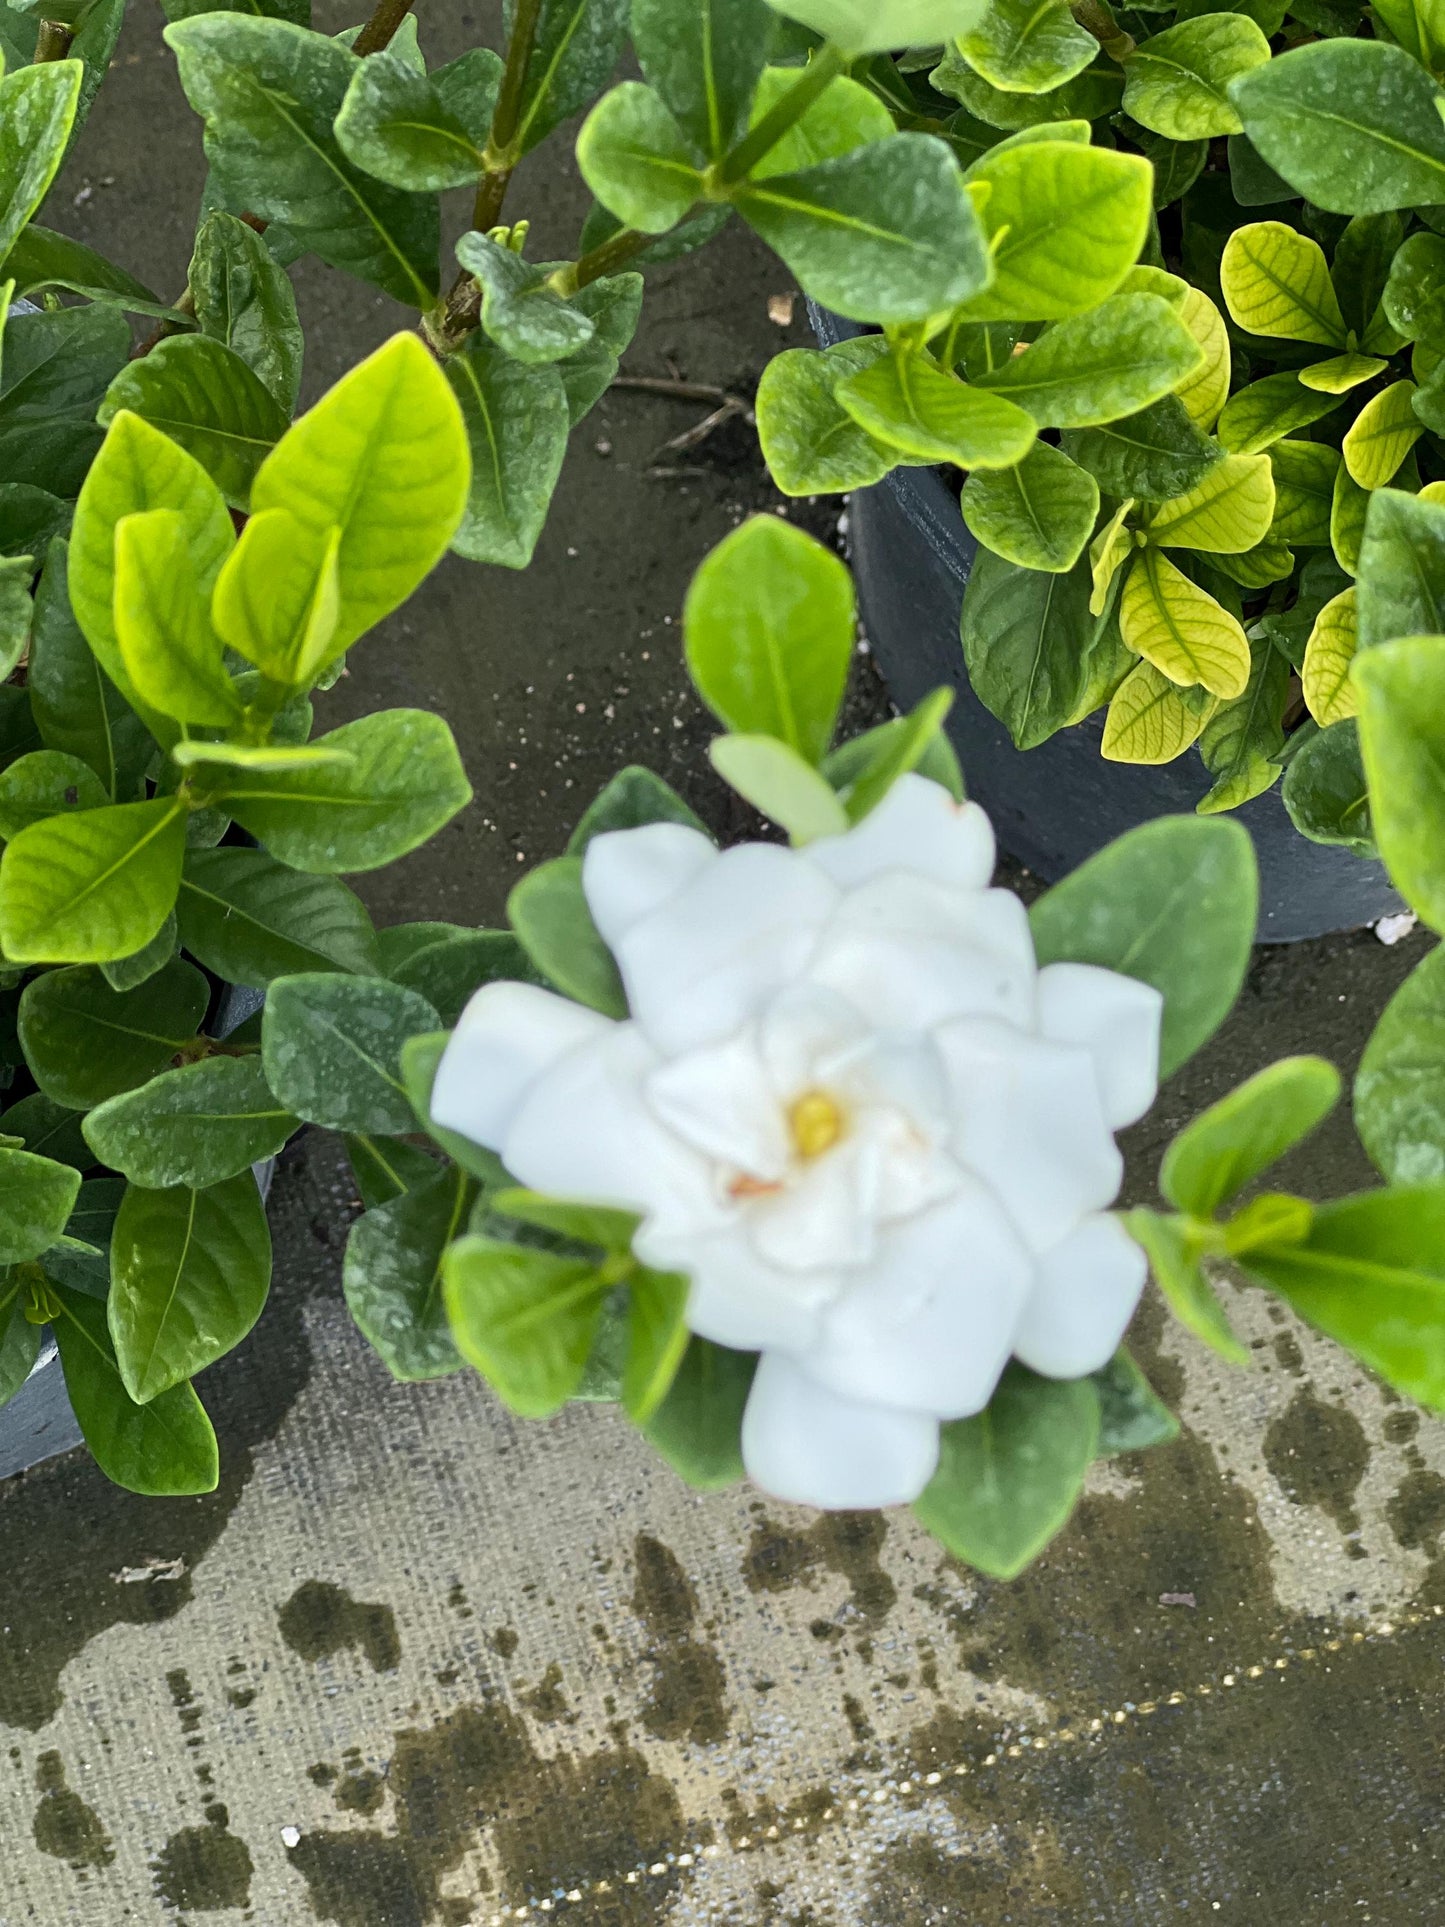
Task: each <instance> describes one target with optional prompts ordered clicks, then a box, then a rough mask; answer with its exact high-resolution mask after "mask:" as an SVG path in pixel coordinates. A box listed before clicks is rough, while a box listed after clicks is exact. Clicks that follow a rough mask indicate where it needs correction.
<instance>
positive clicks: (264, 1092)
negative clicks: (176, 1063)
mask: <svg viewBox="0 0 1445 1927" xmlns="http://www.w3.org/2000/svg"><path fill="white" fill-rule="evenodd" d="M299 1122H300V1120H299V1119H297V1118H295V1117H293V1116H292V1115H291V1113H290V1112H289V1111H287V1110H286V1109H285V1108H284V1107H283V1106H282V1105H280V1104H278V1103H277V1101H276V1099H275V1098H274V1097H273V1096H272V1095H271V1089H270V1086H269V1085H268V1084H267V1082H266V1073H265V1070H264V1068H263V1067H262V1064H261V1060H260V1058H259V1057H207V1058H203V1059H202V1060H201V1061H200V1062H199V1063H195V1064H183V1065H182V1066H181V1067H180V1068H179V1069H178V1070H172V1071H163V1072H162V1073H161V1074H160V1076H159V1077H154V1078H152V1079H151V1081H150V1083H149V1084H142V1085H141V1086H140V1087H139V1089H137V1090H133V1091H123V1092H121V1093H120V1094H119V1095H118V1096H116V1097H112V1098H108V1099H107V1100H106V1102H105V1103H104V1104H99V1105H97V1106H96V1108H95V1109H94V1110H93V1111H92V1112H91V1113H90V1115H89V1116H88V1117H87V1118H86V1120H85V1140H86V1143H87V1144H89V1146H90V1148H91V1149H92V1151H94V1153H95V1155H96V1158H97V1159H98V1160H99V1162H100V1163H102V1164H108V1165H109V1166H110V1167H111V1169H112V1170H115V1171H119V1172H120V1174H121V1176H122V1177H125V1178H129V1179H130V1181H131V1183H132V1184H139V1185H144V1186H145V1187H146V1188H147V1189H148V1190H156V1191H160V1190H165V1189H167V1188H168V1187H170V1186H173V1185H186V1186H191V1187H193V1188H195V1189H197V1190H203V1189H205V1187H206V1186H207V1185H212V1184H220V1183H222V1182H223V1181H224V1180H225V1179H227V1178H234V1177H236V1176H237V1175H238V1174H239V1173H240V1172H242V1171H248V1170H249V1169H250V1167H251V1166H252V1165H253V1164H259V1163H261V1162H262V1160H263V1159H265V1158H270V1157H274V1156H275V1155H276V1153H277V1152H278V1151H279V1150H280V1149H281V1146H282V1145H283V1144H284V1143H285V1142H286V1140H287V1139H288V1138H289V1137H290V1136H291V1135H292V1134H293V1132H295V1131H296V1130H297V1128H298V1126H299ZM197 1369H198V1368H197Z"/></svg>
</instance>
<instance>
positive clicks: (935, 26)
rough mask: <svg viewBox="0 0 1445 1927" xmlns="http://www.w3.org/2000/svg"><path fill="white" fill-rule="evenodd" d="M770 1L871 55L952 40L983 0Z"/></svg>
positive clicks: (849, 47)
mask: <svg viewBox="0 0 1445 1927" xmlns="http://www.w3.org/2000/svg"><path fill="white" fill-rule="evenodd" d="M771 4H772V5H773V6H774V7H776V9H777V11H778V12H779V13H781V14H785V15H786V16H787V17H788V19H790V20H801V21H802V23H803V25H804V26H805V27H811V28H812V29H813V31H814V32H815V33H819V34H821V35H822V36H823V38H824V39H825V40H833V41H836V42H837V44H838V45H839V46H840V47H843V48H845V49H846V50H847V51H848V52H849V53H850V54H871V53H882V52H884V51H885V50H886V49H888V48H890V47H935V46H938V45H939V44H940V43H947V42H948V41H950V40H954V39H956V38H957V37H958V35H959V34H962V33H966V32H967V31H968V29H969V28H970V27H972V26H973V25H974V23H975V22H976V21H977V20H978V19H979V17H980V15H981V14H982V12H983V7H984V0H771Z"/></svg>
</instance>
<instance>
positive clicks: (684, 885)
mask: <svg viewBox="0 0 1445 1927" xmlns="http://www.w3.org/2000/svg"><path fill="white" fill-rule="evenodd" d="M993 860H994V843H993V832H992V830H991V829H990V827H989V823H988V819H987V818H986V817H985V815H984V813H983V811H982V810H981V809H980V808H979V807H978V806H977V804H974V803H966V804H961V805H960V804H957V803H955V802H954V801H953V799H952V797H951V796H950V795H949V794H948V792H947V791H946V790H944V789H943V788H941V787H940V786H939V785H938V784H935V783H931V782H928V781H926V780H925V779H924V778H923V777H921V776H916V775H909V776H904V777H902V778H901V779H900V780H899V781H898V782H896V783H895V784H894V785H893V787H892V789H891V790H890V791H889V793H888V795H887V797H886V798H885V799H884V801H883V802H882V803H880V804H879V805H878V807H877V808H876V809H875V810H874V811H873V812H872V813H871V815H869V816H868V817H867V818H865V819H864V821H863V822H862V823H860V824H858V825H856V826H855V827H854V828H853V829H851V830H849V831H848V832H847V834H846V835H843V836H835V837H827V838H824V839H822V840H820V841H818V842H815V843H810V844H808V845H807V846H806V847H804V848H802V849H798V850H791V849H785V848H782V847H780V846H778V845H775V844H767V843H745V844H741V845H739V846H737V847H736V848H733V849H729V850H724V851H718V850H717V849H715V848H714V847H713V845H712V844H711V843H710V842H709V841H708V839H707V838H706V837H705V836H703V835H701V834H700V833H699V832H698V831H696V830H690V829H686V828H684V827H682V826H680V825H678V824H675V823H656V824H649V825H647V826H646V827H644V828H641V829H635V830H620V831H616V832H612V833H608V834H605V835H602V836H598V837H595V838H594V839H593V841H592V842H591V844H590V845H589V846H588V849H587V853H586V857H585V860H584V864H583V887H584V889H585V891H586V896H587V902H588V905H589V907H590V909H591V911H592V915H593V918H594V920H595V922H596V924H597V927H598V929H599V930H600V932H601V933H602V936H603V938H604V939H605V940H606V942H607V944H608V945H609V947H610V948H611V950H612V952H613V955H614V956H615V957H616V959H617V965H618V969H619V970H620V972H621V975H622V980H623V983H624V985H625V986H626V990H627V999H628V1007H629V1009H630V1010H631V1012H632V1015H631V1017H630V1018H628V1019H627V1020H626V1021H624V1022H614V1021H613V1020H611V1019H610V1018H607V1017H603V1016H600V1015H599V1014H598V1013H597V1012H596V1011H592V1010H588V1009H584V1008H583V1007H582V1006H581V1005H579V1004H575V1003H571V1002H569V1001H568V1000H567V999H566V998H564V997H559V996H554V995H553V994H552V993H551V992H550V991H545V990H539V989H537V988H535V987H533V986H531V985H527V984H519V983H494V984H488V985H486V986H485V987H484V988H483V989H481V990H479V991H478V992H477V993H476V995H475V996H474V997H473V998H472V1000H471V1002H470V1003H469V1004H468V1006H467V1008H466V1010H465V1011H464V1013H463V1015H462V1019H461V1022H460V1024H459V1025H458V1026H457V1029H456V1032H455V1034H454V1036H453V1038H452V1040H451V1043H450V1044H449V1045H448V1047H447V1050H446V1053H445V1055H444V1057H443V1058H442V1062H441V1066H440V1069H439V1071H438V1073H437V1078H436V1083H435V1087H434V1089H433V1093H432V1110H433V1115H434V1116H435V1118H436V1121H437V1123H438V1124H440V1125H443V1126H445V1127H446V1128H447V1129H448V1130H452V1131H458V1132H461V1133H462V1134H463V1135H465V1136H467V1137H470V1138H472V1139H474V1140H475V1141H476V1142H478V1143H480V1144H484V1145H487V1146H488V1147H490V1148H491V1149H492V1150H494V1151H496V1152H497V1153H498V1154H499V1155H500V1157H501V1158H502V1161H503V1162H504V1163H505V1164H506V1166H507V1169H508V1170H509V1171H510V1172H511V1173H512V1174H513V1176H514V1177H515V1178H516V1179H517V1180H518V1181H519V1182H520V1183H522V1184H525V1185H529V1186H531V1187H533V1188H534V1189H536V1190H539V1191H547V1192H551V1193H553V1194H554V1195H557V1196H561V1197H567V1198H585V1199H587V1200H589V1201H592V1202H596V1203H605V1204H609V1205H614V1206H620V1207H623V1208H625V1209H628V1210H631V1211H635V1212H637V1213H639V1214H640V1216H641V1219H642V1224H641V1227H640V1229H639V1231H638V1233H637V1236H636V1238H635V1240H634V1250H635V1251H636V1254H637V1256H638V1258H639V1259H640V1260H641V1261H642V1262H643V1263H644V1264H647V1265H651V1266H655V1267H657V1268H658V1269H661V1270H666V1271H676V1272H683V1273H685V1274H687V1276H688V1277H690V1278H691V1280H692V1291H691V1296H690V1299H689V1304H688V1322H689V1324H690V1325H691V1327H692V1329H693V1331H695V1332H698V1333H701V1335H702V1336H703V1337H705V1338H710V1339H713V1340H715V1341H716V1342H717V1343H718V1344H720V1345H729V1346H734V1347H736V1348H738V1349H741V1350H747V1351H758V1352H761V1353H762V1359H761V1361H760V1364H759V1367H758V1372H757V1376H756V1378H755V1380H754V1382H753V1389H752V1393H751V1396H750V1398H749V1401H748V1407H747V1414H746V1418H745V1420H744V1424H743V1441H742V1442H743V1457H744V1460H745V1461H746V1464H747V1468H748V1472H749V1474H750V1476H751V1477H752V1478H753V1479H754V1480H755V1481H756V1483H757V1484H758V1485H760V1486H761V1487H763V1488H764V1489H765V1490H766V1491H768V1492H771V1493H773V1494H775V1495H776V1496H777V1497H779V1498H783V1499H792V1500H796V1501H799V1502H801V1503H804V1504H808V1505H815V1506H825V1507H847V1506H858V1507H864V1506H882V1505H895V1504H901V1503H904V1502H907V1501H909V1500H912V1499H915V1498H916V1497H917V1496H918V1494H919V1493H920V1492H921V1491H922V1490H923V1488H924V1486H925V1485H926V1484H927V1483H928V1480H929V1478H930V1477H931V1476H932V1473H933V1470H934V1467H935V1465H936V1463H937V1458H938V1430H939V1423H940V1421H942V1420H945V1419H955V1418H963V1417H966V1416H967V1415H968V1414H970V1413H973V1412H978V1411H981V1410H982V1408H983V1407H984V1406H985V1405H986V1404H987V1403H988V1400H989V1397H990V1395H991V1394H992V1392H993V1389H994V1386H995V1384H996V1383H997V1381H998V1377H999V1374H1000V1373H1001V1371H1002V1370H1003V1368H1004V1365H1005V1364H1006V1363H1007V1361H1008V1359H1009V1357H1010V1355H1012V1356H1014V1357H1016V1358H1019V1359H1021V1360H1022V1361H1023V1362H1024V1364H1026V1365H1028V1366H1031V1367H1032V1368H1033V1369H1034V1370H1035V1371H1037V1372H1041V1373H1045V1374H1047V1375H1048V1376H1050V1377H1054V1378H1075V1377H1078V1376H1080V1375H1081V1374H1083V1373H1085V1372H1091V1371H1094V1370H1096V1369H1097V1368H1098V1367H1099V1366H1101V1365H1103V1364H1105V1363H1106V1362H1107V1360H1108V1359H1109V1358H1110V1357H1111V1356H1112V1354H1113V1352H1114V1350H1115V1348H1116V1346H1117V1345H1118V1343H1119V1340H1120V1338H1121V1337H1122V1335H1123V1332H1124V1329H1125V1327H1126V1325H1127V1324H1128V1322H1129V1319H1130V1317H1131V1316H1132V1314H1133V1311H1134V1307H1135V1305H1136V1303H1137V1302H1138V1298H1139V1293H1140V1291H1141V1289H1142V1287H1143V1283H1144V1277H1145V1269H1146V1262H1145V1259H1144V1256H1143V1254H1142V1252H1141V1251H1140V1250H1139V1248H1138V1246H1137V1245H1136V1244H1135V1243H1134V1242H1133V1241H1132V1239H1130V1238H1129V1237H1128V1235H1127V1234H1126V1233H1125V1232H1124V1230H1123V1229H1122V1228H1121V1226H1120V1225H1119V1224H1118V1222H1117V1221H1116V1220H1115V1219H1114V1218H1112V1217H1110V1216H1107V1215H1105V1213H1106V1207H1107V1206H1109V1205H1110V1204H1111V1203H1112V1202H1113V1200H1114V1198H1115V1196H1116V1194H1117V1192H1118V1189H1119V1182H1120V1178H1121V1176H1122V1161H1121V1159H1120V1156H1119V1152H1118V1149H1117V1147H1116V1146H1115V1143H1114V1138H1113V1133H1114V1131H1115V1130H1117V1129H1118V1128H1119V1127H1120V1126H1122V1125H1125V1124H1130V1123H1132V1122H1133V1121H1134V1120H1135V1119H1136V1118H1138V1117H1141V1116H1142V1115H1143V1113H1144V1112H1145V1111H1146V1110H1147V1109H1148V1107H1149V1105H1150V1103H1151V1102H1152V1100H1153V1097H1154V1092H1155V1088H1156V1084H1157V1079H1158V1061H1159V1025H1160V1017H1161V1011H1162V1000H1161V998H1160V996H1159V993H1158V992H1157V991H1155V990H1153V989H1151V988H1149V987H1148V986H1147V985H1145V984H1140V983H1136V982H1135V981H1134V980H1133V979H1132V978H1129V977H1123V976H1118V975H1116V974H1115V973H1114V972H1112V971H1108V970H1100V969H1096V968H1095V967H1093V966H1092V965H1088V964H1074V963H1055V964H1049V965H1047V966H1046V967H1045V968H1044V969H1043V970H1040V969H1039V968H1038V965H1037V963H1036V961H1035V957H1034V949H1033V942H1032V938H1031V936H1030V933H1029V925H1028V919H1027V916H1026V915H1025V912H1024V908H1023V905H1022V904H1021V903H1020V902H1019V900H1018V898H1017V897H1015V896H1014V895H1012V894H1011V893H1010V892H1009V891H1006V890H994V889H990V888H989V887H988V886H989V879H990V877H991V876H992V873H993Z"/></svg>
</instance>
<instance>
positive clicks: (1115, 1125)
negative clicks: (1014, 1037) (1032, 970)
mask: <svg viewBox="0 0 1445 1927" xmlns="http://www.w3.org/2000/svg"><path fill="white" fill-rule="evenodd" d="M1038 998H1039V1029H1040V1030H1041V1031H1042V1032H1043V1034H1044V1036H1045V1037H1052V1038H1054V1039H1055V1040H1056V1041H1057V1042H1059V1043H1061V1044H1082V1045H1083V1047H1084V1049H1085V1050H1087V1051H1089V1052H1090V1053H1091V1054H1092V1056H1093V1059H1094V1070H1095V1073H1096V1074H1097V1076H1098V1079H1099V1094H1100V1097H1101V1098H1102V1099H1103V1105H1104V1117H1105V1119H1106V1121H1107V1122H1108V1124H1109V1127H1110V1129H1111V1130H1116V1131H1117V1130H1122V1128H1123V1127H1124V1125H1126V1124H1134V1123H1137V1122H1138V1120H1139V1119H1140V1118H1141V1117H1143V1115H1144V1113H1145V1112H1146V1111H1147V1110H1148V1108H1149V1106H1150V1105H1151V1104H1152V1103H1153V1102H1154V1098H1155V1095H1156V1093H1157V1092H1158V1089H1159V1030H1160V1026H1161V1024H1162V1023H1163V1020H1164V999H1163V997H1162V996H1161V995H1160V993H1159V992H1158V991H1157V990H1155V988H1154V987H1153V985H1152V984H1141V983H1139V982H1138V981H1137V980H1136V979H1135V978H1133V977H1124V976H1121V975H1120V974H1119V972H1118V971H1117V970H1100V969H1099V968H1098V967H1097V966H1096V965H1094V964H1081V963H1053V964H1047V965H1046V966H1045V967H1044V969H1042V970H1041V971H1040V972H1039V988H1038Z"/></svg>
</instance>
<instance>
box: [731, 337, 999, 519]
mask: <svg viewBox="0 0 1445 1927" xmlns="http://www.w3.org/2000/svg"><path fill="white" fill-rule="evenodd" d="M887 357H888V344H887V342H886V341H885V339H884V338H883V336H882V335H860V336H859V337H858V339H857V340H856V341H840V342H837V343H835V345H834V346H833V347H831V348H825V349H821V350H820V349H817V348H788V349H786V350H784V352H783V353H782V354H780V355H774V356H773V358H772V360H771V361H770V362H769V363H768V365H767V367H766V368H765V369H764V370H763V374H762V379H761V381H759V383H758V392H757V400H756V404H755V406H756V413H757V418H758V441H759V443H760V444H761V446H762V451H763V460H764V461H765V462H766V463H767V465H768V473H769V474H770V475H771V476H772V478H773V481H774V483H775V484H776V486H777V487H778V488H779V489H780V490H781V491H782V493H783V494H784V495H829V494H835V493H839V492H841V491H843V490H847V489H854V488H867V487H868V485H869V484H870V483H871V482H878V481H881V480H882V479H883V477H884V476H885V475H886V474H887V473H888V471H889V469H891V468H892V467H894V465H895V464H896V462H897V460H898V450H897V448H896V446H890V445H888V444H886V443H884V442H883V441H880V440H879V438H878V437H877V436H875V435H871V434H870V433H869V432H868V430H867V429H865V428H864V427H863V426H862V425H861V423H860V422H858V421H856V420H855V419H854V417H853V415H852V414H850V413H849V412H848V411H847V410H846V409H845V408H844V406H843V400H842V397H841V395H840V394H839V389H840V388H841V387H842V385H843V384H844V383H845V382H848V381H851V379H852V378H853V376H855V375H856V374H859V373H861V372H862V371H864V370H866V369H869V368H871V367H873V365H874V364H875V363H876V362H880V360H886V359H887ZM863 407H864V408H865V409H866V407H867V403H866V399H865V401H864V403H863ZM1029 426H1030V432H1032V427H1033V424H1032V423H1030V425H1029Z"/></svg>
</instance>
